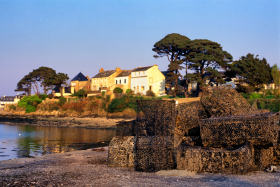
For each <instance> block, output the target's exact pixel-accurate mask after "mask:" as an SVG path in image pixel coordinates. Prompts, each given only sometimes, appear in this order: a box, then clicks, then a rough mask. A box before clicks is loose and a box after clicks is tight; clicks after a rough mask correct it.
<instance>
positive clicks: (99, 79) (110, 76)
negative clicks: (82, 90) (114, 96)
mask: <svg viewBox="0 0 280 187" xmlns="http://www.w3.org/2000/svg"><path fill="white" fill-rule="evenodd" d="M121 72H122V70H121V68H116V69H115V70H108V71H104V69H103V68H101V69H100V70H99V73H98V74H97V75H95V76H94V77H92V79H91V90H92V91H98V90H104V91H109V90H113V89H114V87H115V86H114V85H115V78H116V77H117V76H118V75H119V74H120V73H121Z"/></svg>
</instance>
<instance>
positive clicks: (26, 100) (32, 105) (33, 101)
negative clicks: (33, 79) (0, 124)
mask: <svg viewBox="0 0 280 187" xmlns="http://www.w3.org/2000/svg"><path fill="white" fill-rule="evenodd" d="M41 102H42V99H40V98H39V97H38V95H32V96H24V97H23V98H22V99H21V100H20V101H19V102H18V106H19V107H24V108H26V110H25V112H26V113H29V112H35V111H36V107H37V105H38V104H40V103H41Z"/></svg>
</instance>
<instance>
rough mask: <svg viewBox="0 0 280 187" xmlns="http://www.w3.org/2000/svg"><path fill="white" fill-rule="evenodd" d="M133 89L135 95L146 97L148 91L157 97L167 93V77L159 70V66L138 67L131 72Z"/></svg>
mask: <svg viewBox="0 0 280 187" xmlns="http://www.w3.org/2000/svg"><path fill="white" fill-rule="evenodd" d="M131 89H132V90H133V91H134V93H135V94H136V93H138V92H139V93H142V94H144V95H146V92H147V91H148V90H151V91H153V92H154V93H155V94H156V95H163V94H164V93H165V76H164V75H163V74H162V73H161V71H160V70H159V69H158V65H153V66H146V67H138V68H136V69H134V70H133V71H132V72H131Z"/></svg>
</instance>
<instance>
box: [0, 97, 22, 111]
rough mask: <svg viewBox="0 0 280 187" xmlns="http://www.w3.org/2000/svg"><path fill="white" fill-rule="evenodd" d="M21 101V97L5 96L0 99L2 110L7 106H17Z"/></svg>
mask: <svg viewBox="0 0 280 187" xmlns="http://www.w3.org/2000/svg"><path fill="white" fill-rule="evenodd" d="M19 100H20V96H19V95H16V96H5V95H4V96H3V97H2V98H0V108H4V107H5V106H8V105H14V104H17V103H18V102H19Z"/></svg>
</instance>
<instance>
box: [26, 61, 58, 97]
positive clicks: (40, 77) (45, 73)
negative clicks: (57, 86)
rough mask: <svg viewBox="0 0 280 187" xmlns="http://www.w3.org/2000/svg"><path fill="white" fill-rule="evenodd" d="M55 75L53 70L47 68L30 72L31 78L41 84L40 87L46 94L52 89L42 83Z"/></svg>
mask: <svg viewBox="0 0 280 187" xmlns="http://www.w3.org/2000/svg"><path fill="white" fill-rule="evenodd" d="M54 74H56V72H55V70H53V69H52V68H49V67H44V66H42V67H39V68H38V69H36V70H33V72H31V75H32V77H34V78H35V79H36V81H38V82H41V84H40V85H41V87H43V88H44V93H45V94H47V93H48V91H49V90H51V89H53V86H52V85H48V84H47V83H45V82H44V80H45V79H49V78H50V77H51V76H53V75H54Z"/></svg>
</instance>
